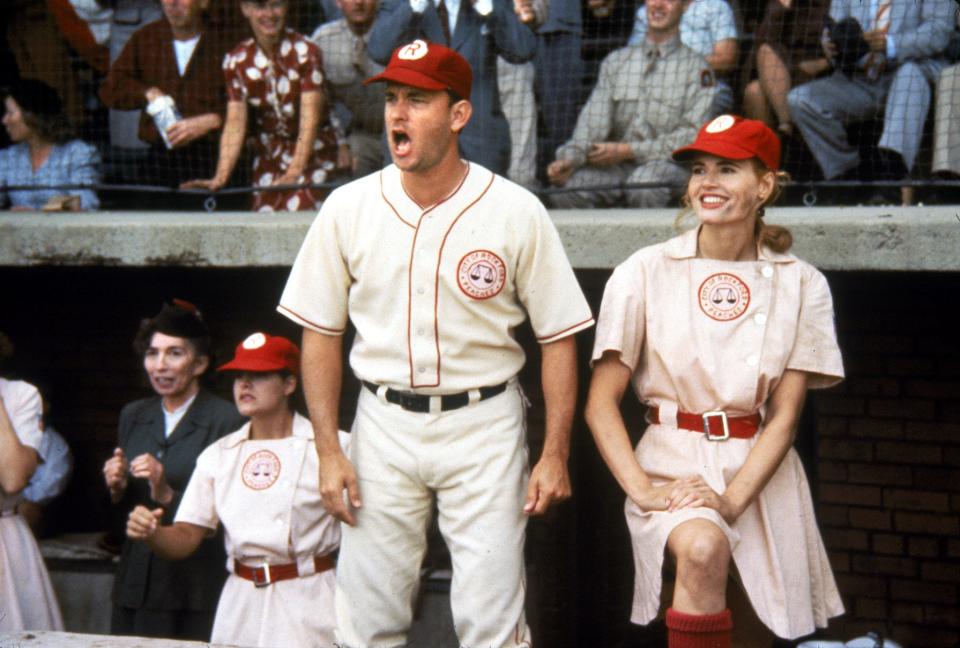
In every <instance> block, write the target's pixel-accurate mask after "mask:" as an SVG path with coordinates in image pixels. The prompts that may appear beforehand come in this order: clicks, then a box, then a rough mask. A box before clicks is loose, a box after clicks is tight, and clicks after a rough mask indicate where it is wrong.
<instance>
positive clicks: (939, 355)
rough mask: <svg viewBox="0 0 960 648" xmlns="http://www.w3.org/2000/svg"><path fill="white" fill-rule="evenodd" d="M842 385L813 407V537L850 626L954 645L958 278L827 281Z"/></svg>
mask: <svg viewBox="0 0 960 648" xmlns="http://www.w3.org/2000/svg"><path fill="white" fill-rule="evenodd" d="M830 279H831V285H832V287H833V290H834V298H835V301H836V303H837V312H838V323H839V333H840V338H841V345H842V346H843V349H844V357H845V362H846V365H847V371H848V376H849V377H848V380H847V381H846V382H845V383H844V384H843V385H841V386H839V387H837V388H835V389H832V390H830V391H829V392H827V393H824V394H822V395H820V396H819V397H818V398H817V399H816V401H815V412H816V432H817V446H816V464H815V469H816V470H817V472H818V476H819V479H818V489H817V500H818V503H819V515H820V525H821V528H822V529H823V535H824V540H825V542H826V544H827V546H828V549H829V551H830V555H831V559H832V562H833V565H834V569H835V570H836V573H837V580H838V582H839V584H840V589H841V591H842V593H843V595H844V600H845V602H846V604H847V609H848V610H849V614H848V615H847V616H846V617H844V618H843V619H842V620H840V621H839V622H837V623H834V624H833V625H832V626H831V630H832V631H833V630H834V629H835V631H836V632H832V634H836V635H837V636H845V637H850V636H855V635H858V634H862V633H863V632H865V631H866V630H869V629H880V630H883V631H885V632H886V633H887V634H888V635H889V636H892V637H894V638H896V639H897V640H898V641H900V642H901V643H902V644H904V645H905V646H917V647H923V648H927V647H931V648H932V647H935V646H953V645H955V642H957V641H958V640H960V605H958V603H960V600H958V597H960V342H958V335H960V332H958V328H957V325H956V320H955V318H953V317H950V316H948V315H947V311H949V310H952V308H951V307H950V304H951V303H952V302H953V301H955V300H956V298H957V297H958V295H960V290H958V288H960V277H958V276H957V275H929V274H918V275H907V274H885V273H873V274H869V273H857V274H837V273H835V274H833V275H831V276H830Z"/></svg>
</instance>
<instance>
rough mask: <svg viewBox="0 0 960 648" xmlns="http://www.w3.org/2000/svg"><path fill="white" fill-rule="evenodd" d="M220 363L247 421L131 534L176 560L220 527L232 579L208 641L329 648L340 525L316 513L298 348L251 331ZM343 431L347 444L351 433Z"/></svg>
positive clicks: (135, 523)
mask: <svg viewBox="0 0 960 648" xmlns="http://www.w3.org/2000/svg"><path fill="white" fill-rule="evenodd" d="M218 371H221V372H227V373H228V374H229V375H231V376H233V398H234V402H235V403H236V406H237V409H238V410H240V413H241V414H243V415H244V416H247V417H249V418H250V420H249V421H248V422H247V423H245V424H244V425H243V426H242V427H241V428H240V429H239V430H237V431H236V432H234V433H232V434H229V435H227V436H226V437H224V438H222V439H220V440H219V441H217V442H215V443H214V444H213V445H211V446H210V447H208V448H207V449H206V450H204V451H203V452H202V453H201V454H200V456H199V457H198V458H197V467H196V469H195V470H194V472H193V476H192V477H191V478H190V484H189V485H188V486H187V490H186V492H185V493H184V494H183V498H182V499H181V501H180V508H179V509H178V510H177V516H176V520H175V522H174V523H173V524H172V525H161V524H160V520H161V519H162V518H163V513H164V512H163V509H161V508H156V509H154V510H152V511H151V510H150V509H149V508H147V507H145V506H138V507H137V508H136V509H134V510H133V512H132V513H130V519H129V522H128V524H127V535H128V536H129V537H130V538H132V539H134V540H142V541H144V542H145V543H146V545H147V546H149V547H150V548H151V549H152V550H153V551H154V552H155V553H157V554H158V555H161V556H163V557H164V558H168V559H171V560H179V559H182V558H185V557H187V556H189V555H191V554H192V553H193V552H194V551H196V549H197V547H199V546H200V544H201V543H202V541H203V539H204V538H205V537H208V536H210V535H211V534H213V533H214V532H215V531H216V529H217V527H218V526H219V525H220V524H222V525H223V528H224V539H225V542H226V549H227V556H228V559H229V562H228V565H229V569H230V576H229V577H228V578H227V582H226V585H224V588H223V594H222V595H221V596H220V603H219V605H218V606H217V616H216V621H215V622H214V625H213V636H212V637H211V639H210V640H211V641H212V642H213V643H217V644H221V643H222V644H230V645H237V646H263V647H265V648H266V647H268V646H323V647H324V648H327V647H332V646H333V645H334V634H333V628H334V625H335V614H334V608H333V593H334V587H335V584H336V576H335V571H334V566H335V564H336V560H335V558H334V552H335V551H336V549H337V547H338V546H339V544H340V523H339V522H338V521H337V520H336V519H335V518H334V517H333V516H331V515H330V514H328V513H327V512H326V511H324V509H323V503H322V500H321V496H320V479H319V476H320V473H319V469H318V460H317V453H316V451H315V450H314V446H313V426H312V425H311V424H310V421H309V420H308V419H307V418H305V417H303V416H301V415H300V413H299V412H296V411H295V410H294V408H293V405H292V399H293V398H294V396H295V394H296V392H297V390H298V389H299V384H298V378H299V374H300V350H299V349H298V348H297V346H296V345H295V344H294V343H293V342H291V341H290V340H288V339H286V338H283V337H279V336H272V335H266V334H264V333H254V334H253V335H251V336H249V337H248V338H247V339H246V340H244V341H243V342H241V343H240V344H238V345H237V350H236V354H235V355H234V357H233V359H232V360H231V361H230V362H228V363H227V364H225V365H223V366H221V367H220V368H219V370H218ZM339 438H340V443H341V445H343V446H344V447H346V446H348V445H349V435H348V434H347V433H346V432H342V431H341V432H340V433H339ZM275 521H279V522H280V523H279V524H277V523H275Z"/></svg>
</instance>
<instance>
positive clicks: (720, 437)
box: [702, 410, 730, 441]
mask: <svg viewBox="0 0 960 648" xmlns="http://www.w3.org/2000/svg"><path fill="white" fill-rule="evenodd" d="M702 416H703V433H704V434H705V435H706V437H707V441H726V440H727V439H729V438H730V426H729V425H728V424H727V413H726V412H724V411H722V410H714V411H712V412H704V413H703V415H702ZM717 416H719V417H720V420H721V421H722V422H723V433H722V434H714V433H713V431H712V430H711V429H710V419H711V418H715V417H717Z"/></svg>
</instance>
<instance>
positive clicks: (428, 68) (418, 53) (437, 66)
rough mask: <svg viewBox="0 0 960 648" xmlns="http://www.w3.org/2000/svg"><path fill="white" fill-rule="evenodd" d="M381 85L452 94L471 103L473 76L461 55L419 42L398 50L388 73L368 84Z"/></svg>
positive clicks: (392, 58) (371, 80)
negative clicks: (384, 82) (398, 84)
mask: <svg viewBox="0 0 960 648" xmlns="http://www.w3.org/2000/svg"><path fill="white" fill-rule="evenodd" d="M377 81H395V82H397V83H402V84H403V85H408V86H411V87H413V88H421V89H423V90H452V91H453V93H454V94H456V95H457V96H458V97H460V98H461V99H469V98H470V86H471V85H472V84H473V72H472V71H471V70H470V64H469V63H467V59H465V58H463V57H462V56H460V54H459V53H458V52H456V51H454V50H452V49H450V48H449V47H445V46H443V45H439V44H437V43H428V42H427V41H424V40H419V39H418V40H415V41H413V42H412V43H407V44H406V45H402V46H400V47H398V48H397V49H396V50H394V52H393V56H391V57H390V63H389V64H387V67H386V69H385V70H384V71H383V72H381V73H380V74H378V75H376V76H372V77H370V78H369V79H367V80H366V81H364V83H376V82H377Z"/></svg>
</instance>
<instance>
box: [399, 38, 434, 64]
mask: <svg viewBox="0 0 960 648" xmlns="http://www.w3.org/2000/svg"><path fill="white" fill-rule="evenodd" d="M426 55H427V43H426V42H425V41H422V40H420V39H419V38H418V39H417V40H415V41H413V42H412V43H410V44H408V45H404V46H403V49H401V50H400V51H399V52H397V58H398V59H400V60H401V61H416V60H418V59H422V58H423V57H424V56H426Z"/></svg>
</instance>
